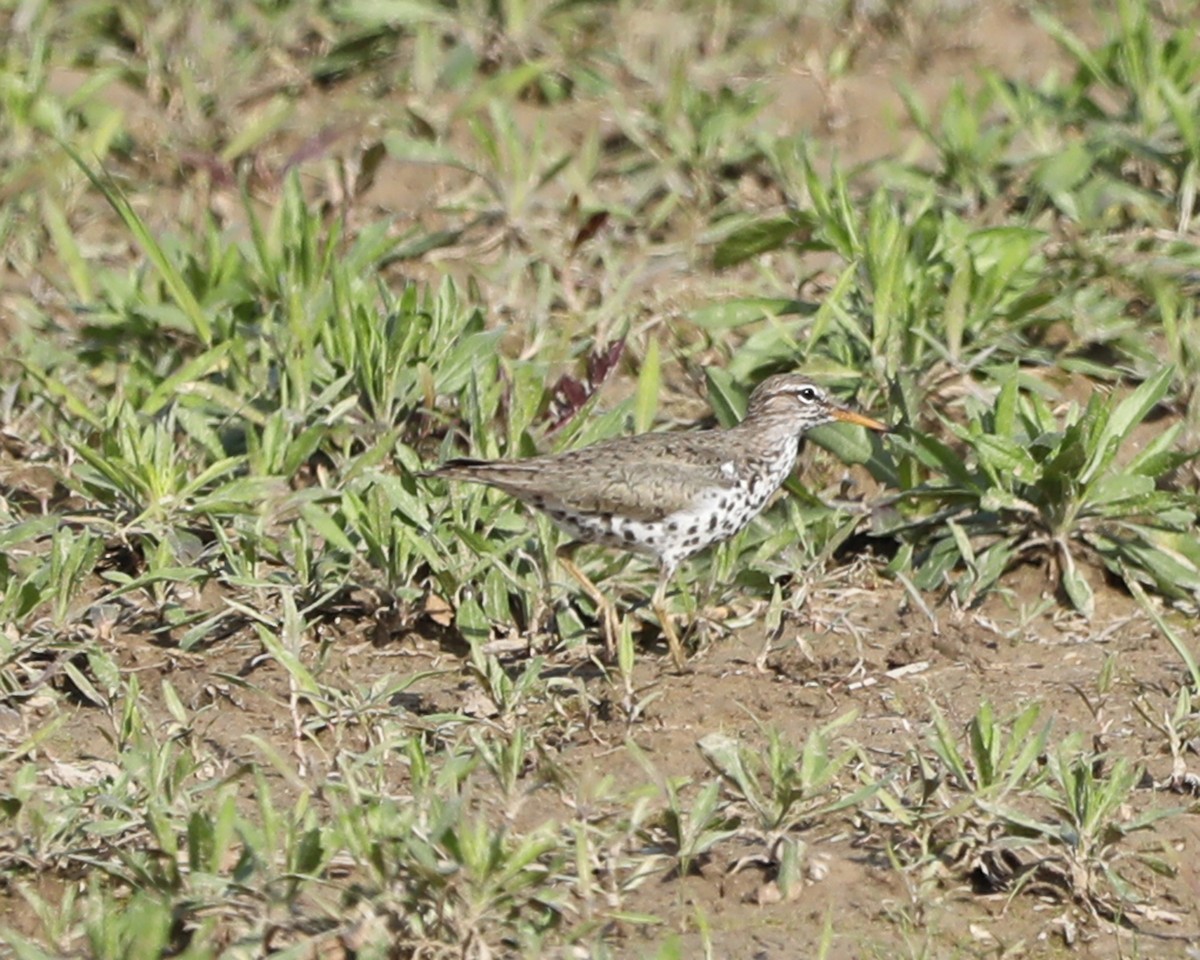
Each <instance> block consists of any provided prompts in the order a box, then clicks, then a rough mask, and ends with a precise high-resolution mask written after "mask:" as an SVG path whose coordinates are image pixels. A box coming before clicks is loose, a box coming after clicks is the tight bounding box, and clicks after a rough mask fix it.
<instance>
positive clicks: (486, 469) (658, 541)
mask: <svg viewBox="0 0 1200 960" xmlns="http://www.w3.org/2000/svg"><path fill="white" fill-rule="evenodd" d="M836 420H840V421H843V422H845V423H853V424H857V425H858V426H861V427H866V428H868V429H870V430H878V431H881V432H886V431H887V430H888V427H887V426H886V425H885V424H883V423H880V422H879V421H878V420H872V419H871V418H870V417H865V416H863V415H862V414H859V413H855V412H854V411H852V410H848V409H846V408H845V407H843V406H841V405H839V404H837V403H835V402H834V401H833V400H831V399H830V397H829V394H828V393H826V391H825V389H824V388H823V387H820V386H818V385H817V384H815V383H813V382H812V381H811V380H808V379H807V378H805V377H803V376H800V375H799V374H795V373H781V374H776V375H775V376H771V377H768V378H767V379H766V380H764V381H763V382H762V383H760V384H759V385H758V387H757V388H755V390H754V392H753V393H752V394H751V395H750V402H749V404H748V406H747V409H746V417H745V419H744V420H742V422H741V423H739V424H738V425H737V426H735V427H731V428H729V429H727V430H725V429H714V430H700V431H690V432H679V433H643V434H639V435H637V436H632V437H618V438H616V439H613V440H605V441H602V442H600V443H596V444H593V445H592V446H589V447H583V448H581V449H579V450H569V451H567V452H566V453H557V454H551V455H547V456H540V457H530V458H528V459H525V460H471V459H456V460H448V461H446V462H445V463H444V464H442V465H441V466H440V467H438V468H436V469H434V470H431V471H429V472H428V473H427V474H425V476H429V477H440V478H442V479H445V480H466V481H470V482H473V483H484V484H487V485H489V486H492V487H496V488H498V489H500V490H503V491H504V492H505V493H507V494H509V495H510V496H513V497H516V498H517V499H518V500H520V501H522V502H524V503H527V504H529V505H530V506H532V507H535V508H536V509H538V510H542V511H544V512H545V513H546V514H547V515H549V517H550V519H551V520H553V521H554V523H555V524H557V525H558V526H559V527H561V528H562V529H563V530H564V531H566V532H567V533H568V534H569V535H570V536H571V537H572V538H574V539H573V541H572V542H571V543H568V544H567V545H565V546H564V547H563V548H562V549H561V550H560V551H559V554H558V557H559V561H560V562H561V563H562V564H563V567H564V568H565V569H566V571H567V572H568V573H569V574H570V575H571V576H572V577H573V578H574V579H575V580H577V581H578V582H579V584H580V586H581V587H583V589H584V591H585V592H586V593H587V594H588V595H589V596H590V597H591V598H592V600H593V601H595V603H596V606H597V609H598V611H599V612H600V614H601V616H602V617H603V622H604V637H605V646H606V648H607V652H608V654H609V656H610V657H611V655H612V653H613V648H614V645H615V642H616V635H617V617H616V612H615V610H614V608H613V605H612V603H611V602H610V601H609V600H608V598H607V597H606V596H605V595H604V594H603V593H602V592H601V590H600V589H599V588H598V587H597V586H596V585H595V584H594V583H592V581H591V580H590V579H589V578H588V577H587V576H586V575H585V574H584V572H583V571H582V570H580V569H579V567H578V566H577V565H576V564H575V562H574V560H573V559H572V556H573V553H574V551H575V549H576V548H578V547H579V546H581V545H582V544H585V543H597V544H602V545H604V546H607V547H619V548H621V549H624V550H630V551H634V552H637V553H644V554H649V555H651V556H653V557H655V558H657V560H658V563H659V569H660V573H659V578H658V586H657V588H656V589H655V591H654V597H653V599H652V600H651V606H652V607H653V609H654V612H655V615H656V616H657V617H658V619H659V622H660V623H661V624H662V629H663V633H664V634H665V635H666V637H667V642H668V644H669V646H670V651H671V656H672V658H673V659H674V660H675V663H676V665H677V666H682V665H683V661H684V653H683V646H682V644H681V643H680V640H679V636H678V635H677V634H676V632H675V628H674V627H673V626H672V624H671V618H670V616H669V615H668V614H667V612H666V610H665V609H664V606H663V602H664V600H665V597H666V591H667V586H668V585H669V584H670V582H671V578H672V577H673V576H674V574H675V571H676V570H677V569H678V568H679V565H680V564H681V563H682V562H683V561H684V560H686V559H687V558H688V557H690V556H692V555H693V554H695V553H698V552H699V551H701V550H703V549H704V548H705V547H707V546H709V545H711V544H713V543H717V542H719V541H721V540H727V539H728V538H729V537H732V536H733V535H734V534H735V533H737V532H738V531H739V530H741V529H742V528H743V527H744V526H746V524H748V523H749V522H750V521H751V520H752V519H753V518H754V517H755V516H757V515H758V514H759V513H760V512H761V511H762V509H763V507H764V506H766V503H767V501H768V500H769V499H770V497H771V495H772V494H773V493H775V491H776V490H778V489H779V487H780V486H781V485H782V484H783V482H784V480H786V479H787V477H788V475H789V474H790V473H791V472H792V470H793V469H794V468H795V465H796V456H797V454H798V453H799V451H800V440H801V437H803V435H804V433H805V432H806V431H808V430H810V429H811V428H813V427H817V426H820V425H821V424H824V423H831V422H833V421H836Z"/></svg>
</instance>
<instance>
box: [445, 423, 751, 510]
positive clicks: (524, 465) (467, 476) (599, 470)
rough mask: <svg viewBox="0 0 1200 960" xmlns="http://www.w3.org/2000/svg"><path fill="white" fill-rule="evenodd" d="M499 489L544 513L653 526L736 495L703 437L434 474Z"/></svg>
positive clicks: (452, 466)
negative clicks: (723, 495)
mask: <svg viewBox="0 0 1200 960" xmlns="http://www.w3.org/2000/svg"><path fill="white" fill-rule="evenodd" d="M433 475H435V476H441V477H444V478H446V479H449V480H471V481H474V482H476V483H486V484H489V485H490V486H493V487H497V488H498V489H500V490H503V491H504V492H505V493H508V494H510V495H511V496H514V497H517V498H518V499H520V500H524V501H526V502H530V503H533V504H534V505H535V506H538V507H541V508H543V509H562V510H568V511H570V512H572V513H580V514H596V515H599V514H606V513H607V514H613V513H616V514H620V515H622V516H625V517H628V518H630V519H633V520H641V521H643V522H654V521H658V520H662V519H663V518H665V517H668V516H670V515H671V514H673V513H677V512H679V511H681V510H689V509H691V508H693V507H695V506H697V504H698V503H699V502H700V501H701V500H702V499H704V498H705V497H706V496H712V495H713V493H714V491H721V490H725V489H731V488H732V487H734V486H735V485H736V483H737V472H736V470H735V468H734V465H733V464H732V462H731V461H730V458H729V457H728V456H727V455H725V454H724V453H722V451H721V450H720V449H719V448H714V447H713V446H712V445H711V444H709V443H706V442H705V434H704V433H684V434H641V435H639V436H636V437H618V438H616V439H613V440H608V441H604V442H602V443H598V444H594V445H592V446H590V447H584V448H582V449H580V450H571V451H568V452H566V453H560V454H554V455H551V456H544V457H531V458H529V459H527V460H508V461H505V460H493V461H469V460H456V461H450V462H448V463H446V464H444V465H443V466H442V467H441V468H439V469H438V470H436V471H433Z"/></svg>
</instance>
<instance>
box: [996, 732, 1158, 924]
mask: <svg viewBox="0 0 1200 960" xmlns="http://www.w3.org/2000/svg"><path fill="white" fill-rule="evenodd" d="M1079 747H1080V743H1079V738H1078V737H1068V738H1066V739H1065V740H1064V741H1063V742H1062V743H1061V744H1059V746H1058V747H1057V748H1056V749H1054V750H1052V751H1050V752H1049V753H1048V754H1047V768H1048V772H1049V777H1048V778H1047V780H1046V781H1045V782H1044V783H1043V784H1042V785H1041V786H1040V787H1039V788H1038V791H1037V793H1038V795H1039V796H1040V797H1041V798H1042V799H1043V800H1045V801H1046V802H1047V804H1048V805H1049V816H1030V815H1028V814H1025V813H1022V812H1019V811H1017V810H1016V809H1014V808H1012V807H1010V806H1005V805H997V806H996V807H995V808H994V809H993V812H995V813H996V814H998V815H999V816H1001V817H1003V819H1004V820H1005V821H1006V822H1007V823H1008V824H1009V826H1010V828H1011V829H1013V830H1014V831H1016V832H1017V833H1019V834H1020V835H1021V836H1023V837H1025V838H1027V840H1028V841H1031V842H1033V843H1036V844H1038V845H1042V846H1044V847H1045V848H1046V849H1047V850H1048V852H1049V855H1048V856H1043V857H1040V858H1039V859H1038V861H1037V870H1036V872H1035V874H1034V875H1032V876H1035V877H1036V878H1037V879H1041V880H1044V881H1049V882H1054V883H1057V884H1059V885H1061V887H1062V888H1064V889H1065V890H1066V891H1068V892H1069V893H1070V895H1071V896H1073V897H1074V898H1076V899H1077V900H1078V901H1079V902H1081V903H1083V904H1085V905H1087V906H1088V907H1090V908H1091V909H1093V910H1096V911H1098V912H1102V913H1103V914H1104V915H1106V916H1116V915H1119V914H1121V913H1124V912H1128V911H1134V912H1136V910H1137V907H1138V901H1139V899H1140V898H1139V897H1138V895H1137V893H1136V888H1135V886H1134V885H1133V884H1132V882H1131V881H1130V879H1129V878H1128V877H1127V876H1126V875H1125V874H1123V873H1122V871H1121V869H1120V868H1121V864H1122V863H1123V862H1126V861H1136V862H1140V863H1141V864H1142V865H1143V866H1151V867H1154V868H1159V867H1160V866H1162V865H1160V864H1159V863H1158V862H1157V861H1155V860H1153V859H1152V858H1150V857H1148V856H1140V855H1139V854H1138V853H1137V852H1136V851H1133V852H1131V851H1128V850H1126V849H1124V848H1123V847H1122V846H1121V844H1122V842H1123V841H1124V840H1126V839H1127V838H1128V837H1130V836H1131V835H1133V834H1135V833H1138V832H1141V831H1144V830H1147V829H1149V828H1150V827H1151V826H1152V825H1153V824H1154V823H1156V822H1157V821H1159V820H1161V819H1163V818H1164V817H1169V816H1171V815H1173V814H1175V813H1178V812H1179V811H1177V810H1169V809H1151V810H1149V811H1147V812H1145V813H1142V814H1139V815H1136V816H1129V815H1127V814H1126V813H1125V812H1124V811H1125V810H1126V808H1127V805H1128V804H1129V803H1130V801H1131V799H1132V794H1133V791H1134V788H1135V787H1136V786H1137V784H1138V782H1139V781H1140V780H1141V778H1142V771H1141V769H1140V768H1139V767H1138V766H1137V765H1135V764H1134V763H1133V762H1131V761H1130V760H1129V759H1127V758H1125V757H1116V758H1111V759H1110V758H1105V757H1096V756H1088V755H1085V754H1082V753H1081V752H1080V749H1079ZM1105 768H1106V769H1105ZM986 808H987V805H986V804H985V809H986Z"/></svg>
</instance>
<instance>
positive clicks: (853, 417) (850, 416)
mask: <svg viewBox="0 0 1200 960" xmlns="http://www.w3.org/2000/svg"><path fill="white" fill-rule="evenodd" d="M833 418H834V419H835V420H841V421H842V422H843V423H854V424H857V425H858V426H860V427H866V428H867V429H868V430H878V431H879V432H880V433H887V432H888V431H889V430H891V429H892V428H891V427H889V426H888V425H887V424H886V423H880V422H879V421H878V420H872V419H871V418H870V417H864V416H863V415H862V414H861V413H855V412H854V411H853V410H847V409H845V408H844V407H837V408H836V409H834V410H833Z"/></svg>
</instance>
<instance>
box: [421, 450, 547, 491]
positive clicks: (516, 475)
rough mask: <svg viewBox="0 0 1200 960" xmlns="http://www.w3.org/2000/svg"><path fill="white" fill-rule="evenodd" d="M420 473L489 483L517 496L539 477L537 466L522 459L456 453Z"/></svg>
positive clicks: (426, 475)
mask: <svg viewBox="0 0 1200 960" xmlns="http://www.w3.org/2000/svg"><path fill="white" fill-rule="evenodd" d="M417 476H419V477H434V478H436V479H438V480H465V481H467V482H469V483H486V484H489V485H490V486H493V487H499V488H501V489H502V490H507V491H509V492H510V493H512V494H513V495H514V496H520V493H521V491H522V490H524V489H525V486H526V484H528V483H529V481H530V480H533V479H536V477H537V470H536V468H535V467H531V466H529V464H528V463H526V462H523V461H521V460H474V459H472V458H470V457H456V458H455V459H453V460H447V461H446V462H445V463H443V464H442V465H441V466H440V467H434V469H432V470H426V471H425V472H424V473H419V474H417Z"/></svg>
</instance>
